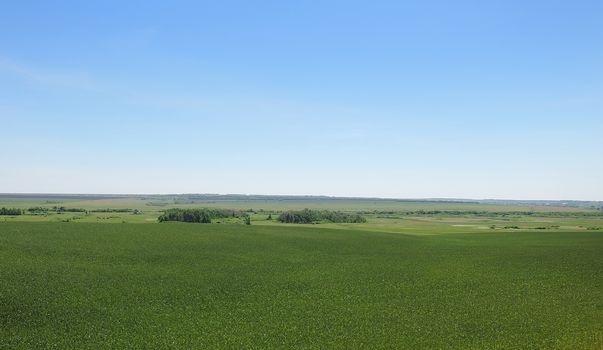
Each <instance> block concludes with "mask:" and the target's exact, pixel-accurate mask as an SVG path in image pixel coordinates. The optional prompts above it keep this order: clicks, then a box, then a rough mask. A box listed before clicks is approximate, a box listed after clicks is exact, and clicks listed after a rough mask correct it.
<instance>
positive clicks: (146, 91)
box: [0, 1, 603, 200]
mask: <svg viewBox="0 0 603 350" xmlns="http://www.w3.org/2000/svg"><path fill="white" fill-rule="evenodd" d="M602 22H603V4H602V3H601V2H597V1H576V2H565V3H561V2H560V3H554V2H544V1H542V2H541V1H535V2H530V3H529V4H528V3H525V2H521V1H508V2H504V3H497V4H494V3H483V2H477V1H475V2H472V1H461V2H455V3H454V4H452V3H450V2H444V1H442V2H429V3H421V4H402V3H400V2H396V1H391V2H390V1H377V2H371V3H370V5H369V3H360V2H339V1H338V2H299V3H288V2H285V3H271V2H256V3H253V4H251V3H249V2H236V1H231V2H217V3H216V2H173V3H172V2H170V4H167V3H166V4H161V3H159V2H144V3H143V2H141V3H135V2H133V3H130V4H128V5H124V4H122V3H121V2H102V3H101V2H86V3H77V2H73V3H67V2H59V3H53V4H50V3H36V2H27V1H19V2H16V1H15V2H8V3H6V4H4V6H3V11H2V12H1V13H0V125H1V130H0V147H2V149H3V150H4V152H3V154H4V155H3V157H2V162H1V163H0V164H2V165H1V166H0V193H113V194H118V193H128V194H133V193H157V194H161V193H247V194H291V195H296V194H299V195H336V196H362V197H389V198H505V199H576V200H603V157H602V152H601V150H602V143H601V135H603V45H601V44H602V43H603V26H601V23H602Z"/></svg>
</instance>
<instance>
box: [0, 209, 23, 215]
mask: <svg viewBox="0 0 603 350" xmlns="http://www.w3.org/2000/svg"><path fill="white" fill-rule="evenodd" d="M21 214H23V210H21V209H18V208H4V207H2V208H0V215H21Z"/></svg>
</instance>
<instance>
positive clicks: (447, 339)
mask: <svg viewBox="0 0 603 350" xmlns="http://www.w3.org/2000/svg"><path fill="white" fill-rule="evenodd" d="M602 251H603V234H601V232H579V233H572V232H548V231H547V232H537V233H529V232H527V233H526V232H523V233H520V232H516V233H509V232H505V233H501V232H485V233H474V234H470V233H459V234H452V235H431V236H409V235H400V234H389V233H379V232H365V231H361V230H356V231H348V230H341V229H338V230H333V229H328V228H324V227H322V226H320V225H319V226H311V227H298V226H256V225H252V226H243V225H187V224H141V225H130V224H95V223H35V222H30V223H19V222H6V223H2V222H0V266H2V269H0V281H2V283H0V347H3V348H10V349H13V348H80V349H82V348H99V347H113V348H126V347H134V348H136V347H139V348H175V347H186V348H216V347H229V348H284V347H292V346H295V347H305V348H325V347H336V348H350V347H371V348H376V347H395V348H401V347H406V348H438V347H440V348H463V349H466V348H549V349H550V348H572V349H577V348H586V349H588V348H597V349H600V348H601V347H602V346H603V258H602V255H601V252H602Z"/></svg>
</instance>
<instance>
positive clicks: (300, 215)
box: [278, 209, 366, 224]
mask: <svg viewBox="0 0 603 350" xmlns="http://www.w3.org/2000/svg"><path fill="white" fill-rule="evenodd" d="M278 221H280V222H284V223H290V224H311V223H315V222H321V221H322V222H325V221H326V222H335V223H353V224H357V223H363V222H366V218H364V217H363V216H361V215H359V214H350V213H344V212H341V211H331V210H312V209H304V210H289V211H285V212H283V213H282V214H281V215H280V216H279V217H278Z"/></svg>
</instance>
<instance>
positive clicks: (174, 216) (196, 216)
mask: <svg viewBox="0 0 603 350" xmlns="http://www.w3.org/2000/svg"><path fill="white" fill-rule="evenodd" d="M234 217H238V218H243V219H244V220H245V223H246V224H248V225H249V224H251V221H250V219H249V215H247V214H246V213H243V212H241V211H238V210H231V209H213V208H199V209H182V208H173V209H167V210H165V211H164V212H163V214H161V216H159V218H158V220H159V222H164V221H181V222H195V223H202V224H210V223H211V221H212V219H225V218H234Z"/></svg>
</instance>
